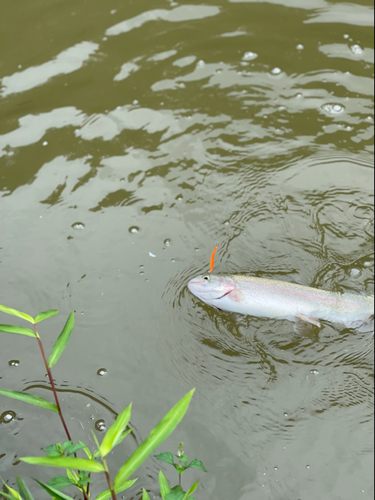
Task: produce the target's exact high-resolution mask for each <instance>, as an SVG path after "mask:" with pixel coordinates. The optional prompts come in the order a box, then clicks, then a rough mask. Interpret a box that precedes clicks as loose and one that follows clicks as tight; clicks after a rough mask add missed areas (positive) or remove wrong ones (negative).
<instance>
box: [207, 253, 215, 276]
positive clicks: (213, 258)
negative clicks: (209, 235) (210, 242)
mask: <svg viewBox="0 0 375 500" xmlns="http://www.w3.org/2000/svg"><path fill="white" fill-rule="evenodd" d="M216 250H217V247H215V248H214V251H213V252H212V255H211V263H210V264H211V267H210V270H209V271H208V272H209V273H210V272H211V271H212V270H213V268H214V264H215V253H216Z"/></svg>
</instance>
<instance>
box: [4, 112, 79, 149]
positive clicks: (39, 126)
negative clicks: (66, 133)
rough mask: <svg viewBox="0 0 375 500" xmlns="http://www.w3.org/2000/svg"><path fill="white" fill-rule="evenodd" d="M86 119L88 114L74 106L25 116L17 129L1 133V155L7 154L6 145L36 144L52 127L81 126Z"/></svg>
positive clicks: (14, 146)
mask: <svg viewBox="0 0 375 500" xmlns="http://www.w3.org/2000/svg"><path fill="white" fill-rule="evenodd" d="M86 119H87V117H86V115H85V114H84V113H82V111H80V110H78V109H76V108H75V107H73V106H67V107H65V108H58V109H54V110H53V111H50V112H48V113H40V114H39V115H26V116H23V117H22V118H20V120H19V127H18V128H17V129H15V130H12V131H11V132H8V133H7V134H4V135H0V157H1V156H3V155H4V154H6V152H5V151H4V148H5V147H11V148H16V147H20V146H28V145H29V144H34V143H36V142H38V141H40V140H41V139H42V137H43V136H44V134H45V133H46V132H47V130H49V129H51V128H62V127H66V126H71V125H74V126H81V125H82V124H83V123H84V121H85V120H86Z"/></svg>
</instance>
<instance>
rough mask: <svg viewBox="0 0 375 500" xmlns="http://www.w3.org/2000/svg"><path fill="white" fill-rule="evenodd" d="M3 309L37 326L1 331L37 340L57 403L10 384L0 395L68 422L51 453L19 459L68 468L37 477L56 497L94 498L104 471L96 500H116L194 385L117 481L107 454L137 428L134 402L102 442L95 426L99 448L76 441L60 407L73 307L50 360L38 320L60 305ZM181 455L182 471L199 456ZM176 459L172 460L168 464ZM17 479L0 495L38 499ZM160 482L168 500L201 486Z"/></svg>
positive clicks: (180, 499)
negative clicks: (32, 310) (60, 376)
mask: <svg viewBox="0 0 375 500" xmlns="http://www.w3.org/2000/svg"><path fill="white" fill-rule="evenodd" d="M0 311H2V312H4V313H6V314H9V315H12V316H16V317H18V318H21V319H23V320H25V321H28V322H29V323H31V324H32V329H31V328H25V327H21V326H15V325H4V324H2V325H0V331H2V332H6V333H11V334H16V335H24V336H27V337H32V338H35V339H36V341H37V343H38V347H39V350H40V353H41V355H42V359H43V363H44V366H45V369H46V371H47V375H48V379H49V382H50V384H51V388H52V392H53V397H54V401H55V402H54V403H52V402H50V401H47V400H46V399H44V398H41V397H39V396H34V395H32V394H29V393H26V392H19V391H12V390H7V389H0V394H2V395H3V396H7V397H10V398H14V399H18V400H20V401H24V402H25V403H29V404H32V405H35V406H39V407H42V408H45V409H46V410H50V411H53V412H55V413H57V414H58V415H59V417H60V421H61V424H62V426H63V429H64V432H65V434H66V437H67V441H65V442H63V443H54V444H50V445H49V446H47V447H45V448H42V449H43V451H44V452H45V453H46V454H45V455H44V456H37V457H22V458H20V460H21V461H23V462H26V463H29V464H34V465H37V466H43V467H56V468H61V469H65V472H66V475H65V476H63V475H60V476H56V477H53V478H52V479H51V480H50V481H48V483H43V482H41V481H38V480H37V479H34V480H35V481H36V482H37V483H38V484H39V485H40V486H41V487H42V488H43V489H44V490H45V491H47V492H48V493H49V495H50V496H51V497H52V498H53V499H57V500H73V498H72V497H70V496H69V495H67V494H66V493H63V492H62V491H61V490H63V489H65V488H67V487H69V486H75V487H76V488H77V489H78V490H79V491H80V492H81V494H82V497H83V499H84V500H92V497H91V495H90V484H91V482H92V480H93V476H92V474H96V473H99V472H101V473H104V474H105V477H106V481H107V484H108V489H107V490H105V491H102V492H101V493H100V494H99V495H98V496H96V500H107V499H112V500H117V497H116V495H117V494H118V493H120V492H122V491H124V490H126V489H128V488H130V487H131V486H132V485H133V484H134V483H135V482H136V481H137V479H129V478H130V476H131V475H132V474H133V473H134V472H135V471H136V470H137V469H138V468H139V466H140V465H141V464H142V463H143V462H144V461H145V460H146V458H147V457H149V456H150V455H151V454H152V452H153V451H154V450H155V449H156V448H157V447H158V446H159V445H160V444H161V443H162V442H163V441H164V440H165V439H166V438H167V437H168V436H169V435H170V434H171V433H172V432H173V430H174V429H175V428H176V426H177V425H178V424H179V422H180V421H181V420H182V418H183V416H184V415H185V413H186V410H187V409H188V406H189V404H190V401H191V398H192V396H193V393H194V390H195V389H192V390H191V391H190V392H188V393H187V394H186V395H185V396H184V397H183V398H182V399H181V400H180V401H179V402H178V403H177V404H176V405H175V406H174V407H173V408H172V409H171V410H170V411H169V412H168V413H167V414H166V415H165V416H164V417H163V418H162V420H161V421H160V422H159V423H158V424H157V425H156V426H155V427H154V429H152V431H151V432H150V434H149V435H148V437H147V438H146V439H145V440H144V441H143V442H142V443H141V444H140V446H139V447H138V448H137V449H136V450H135V451H134V452H133V454H132V455H131V456H130V457H129V458H128V460H127V461H126V462H125V463H124V464H123V465H122V466H121V467H120V469H119V470H118V472H117V474H116V476H115V479H114V481H112V479H111V476H110V473H109V469H108V465H107V461H106V457H107V456H108V454H109V453H110V452H111V451H112V450H113V449H114V448H115V447H116V446H118V445H119V444H120V443H122V441H123V440H124V439H125V438H126V436H128V435H129V434H130V433H131V432H132V430H133V429H132V428H129V425H128V424H129V422H130V419H131V409H132V405H131V404H129V406H127V407H126V408H125V409H124V410H123V411H122V412H121V413H119V414H118V415H117V418H116V420H115V421H114V423H113V424H112V425H111V426H110V427H109V429H108V430H107V432H106V434H105V435H104V437H103V440H102V442H101V443H99V442H98V440H97V438H96V435H95V433H94V432H93V431H92V434H93V438H94V441H95V444H96V449H95V450H93V451H91V450H90V448H89V447H88V446H87V445H86V444H85V443H84V442H83V441H78V442H74V441H73V440H72V438H71V435H70V432H69V429H68V426H67V424H66V421H65V418H64V415H63V412H62V409H61V405H60V401H59V398H58V394H57V391H56V387H55V383H54V380H53V377H52V372H51V368H52V367H53V366H54V365H55V364H56V362H57V361H58V360H59V358H60V356H61V354H62V353H63V351H64V349H65V348H66V346H67V344H68V342H69V339H70V336H71V333H72V331H73V328H74V312H71V313H70V315H69V317H68V319H67V321H66V323H65V326H64V328H63V329H62V332H61V333H60V335H59V336H58V338H57V339H56V342H55V344H54V346H53V348H52V350H51V353H50V355H49V358H48V360H47V357H46V354H45V351H44V348H43V344H42V340H41V338H40V335H39V333H38V329H37V325H38V323H40V322H41V321H44V320H45V319H48V318H52V317H53V316H56V315H57V314H58V310H57V309H51V310H49V311H44V312H41V313H39V314H37V315H36V316H35V317H34V318H33V317H32V316H30V315H28V314H26V313H23V312H20V311H17V310H16V309H11V308H9V307H5V306H1V305H0ZM181 446H182V445H181ZM181 446H180V448H181ZM181 450H182V448H181V449H180V451H181ZM78 452H81V453H84V454H85V458H80V457H78V455H77V453H78ZM167 455H168V454H167ZM167 455H166V454H165V453H164V454H163V453H162V454H161V455H159V456H157V458H159V459H161V460H164V461H165V462H168V460H167V459H166V456H167ZM169 455H171V456H172V462H173V455H172V453H170V454H169ZM169 455H168V457H169ZM179 459H180V464H181V465H179V466H176V464H174V465H175V466H176V468H177V471H178V472H179V474H182V472H183V471H184V470H185V469H186V468H189V467H190V468H191V467H194V464H193V462H194V461H193V462H191V463H190V464H189V465H188V464H187V462H186V463H185V460H186V461H187V459H186V457H185V455H184V454H183V453H182V454H181V456H180V457H179ZM172 462H170V461H169V462H168V463H172ZM198 462H199V461H198ZM192 464H193V465H192ZM202 466H203V464H202ZM181 467H182V468H181ZM198 468H201V469H202V470H205V469H204V467H198ZM179 477H181V476H179ZM16 482H17V486H18V491H16V490H15V489H13V488H11V487H10V486H8V485H7V484H6V483H5V482H4V481H3V484H4V486H5V488H6V491H5V492H0V497H1V496H3V497H5V498H7V499H11V500H34V498H33V496H32V494H31V492H30V490H29V488H28V486H27V485H26V483H25V481H24V480H23V479H21V478H20V477H16ZM159 485H160V493H161V496H162V498H163V500H186V499H188V498H190V499H191V500H194V499H193V497H192V496H191V494H192V493H193V492H194V491H195V489H196V487H197V485H198V481H197V482H195V483H194V484H193V485H192V486H191V487H190V489H189V490H188V491H187V492H185V491H183V489H182V487H181V481H179V485H178V486H176V487H174V488H170V486H169V484H168V482H167V480H166V478H165V476H164V474H163V473H162V472H160V474H159ZM142 499H143V500H149V495H148V493H147V491H146V490H145V489H143V496H142Z"/></svg>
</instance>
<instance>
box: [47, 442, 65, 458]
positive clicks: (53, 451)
mask: <svg viewBox="0 0 375 500" xmlns="http://www.w3.org/2000/svg"><path fill="white" fill-rule="evenodd" d="M42 450H43V451H46V452H47V457H61V455H62V454H63V452H62V449H61V446H60V445H59V444H58V443H57V444H50V445H49V446H46V447H45V448H42Z"/></svg>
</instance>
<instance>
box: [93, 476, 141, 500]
mask: <svg viewBox="0 0 375 500" xmlns="http://www.w3.org/2000/svg"><path fill="white" fill-rule="evenodd" d="M136 481H137V479H132V480H130V481H125V482H124V484H122V485H121V486H119V487H117V488H115V493H116V494H117V493H121V492H122V491H124V490H127V489H128V488H130V487H131V486H133V484H134V483H135V482H136ZM111 496H112V494H111V492H110V490H105V491H102V492H101V493H100V494H99V496H97V497H96V499H95V500H107V499H108V498H111Z"/></svg>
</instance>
